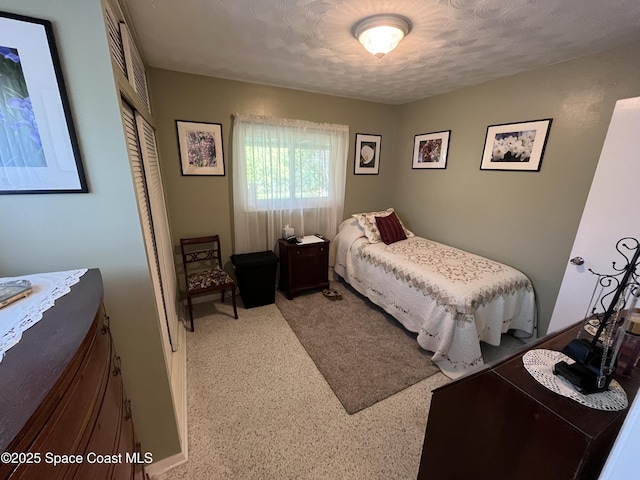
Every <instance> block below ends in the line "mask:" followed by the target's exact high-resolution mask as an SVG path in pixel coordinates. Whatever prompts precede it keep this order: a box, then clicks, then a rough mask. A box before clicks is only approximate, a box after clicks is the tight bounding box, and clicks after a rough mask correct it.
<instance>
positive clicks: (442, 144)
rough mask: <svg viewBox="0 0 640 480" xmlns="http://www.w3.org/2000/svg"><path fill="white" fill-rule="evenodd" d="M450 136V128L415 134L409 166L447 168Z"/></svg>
mask: <svg viewBox="0 0 640 480" xmlns="http://www.w3.org/2000/svg"><path fill="white" fill-rule="evenodd" d="M450 137H451V130H444V131H442V132H434V133H422V134H420V135H416V136H415V140H414V142H413V164H412V165H411V168H447V153H448V152H449V138H450Z"/></svg>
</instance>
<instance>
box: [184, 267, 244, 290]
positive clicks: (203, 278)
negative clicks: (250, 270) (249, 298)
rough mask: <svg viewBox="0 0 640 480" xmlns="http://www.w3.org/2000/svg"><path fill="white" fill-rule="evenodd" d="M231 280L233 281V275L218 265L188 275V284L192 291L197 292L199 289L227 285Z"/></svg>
mask: <svg viewBox="0 0 640 480" xmlns="http://www.w3.org/2000/svg"><path fill="white" fill-rule="evenodd" d="M231 282H233V279H232V278H231V276H230V275H229V274H228V273H227V272H225V271H224V270H221V269H220V268H217V267H216V268H214V269H212V270H205V271H203V272H196V273H192V274H190V275H188V276H187V285H188V288H189V291H190V292H197V291H198V290H203V289H206V288H211V287H216V286H219V285H225V284H229V283H231Z"/></svg>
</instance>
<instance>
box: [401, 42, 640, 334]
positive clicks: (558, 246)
mask: <svg viewBox="0 0 640 480" xmlns="http://www.w3.org/2000/svg"><path fill="white" fill-rule="evenodd" d="M639 58H640V44H635V45H631V46H627V47H624V48H617V49H615V50H612V51H609V52H605V53H601V54H597V55H591V56H588V57H583V58H581V59H577V60H572V61H569V62H564V63H561V64H557V65H553V66H550V67H546V68H541V69H538V70H535V71H531V72H527V73H522V74H519V75H514V76H511V77H507V78H502V79H499V80H495V81H491V82H488V83H485V84H482V85H478V86H475V87H470V88H465V89H461V90H458V91H455V92H452V93H449V94H445V95H439V96H436V97H432V98H428V99H424V100H421V101H416V102H413V103H410V104H405V105H403V106H402V108H401V109H400V114H399V116H398V123H397V128H398V130H397V134H396V138H397V140H396V150H395V152H394V155H393V160H394V168H393V170H394V172H396V176H395V178H394V182H395V183H394V188H393V192H394V196H393V205H394V206H395V207H396V208H398V210H399V211H400V212H402V213H403V214H404V217H406V219H407V223H408V226H409V227H410V228H413V229H414V230H415V231H416V232H417V233H419V234H420V235H422V236H426V237H428V238H431V239H433V240H436V241H441V242H443V243H447V244H450V245H454V246H458V247H460V248H463V249H465V250H469V251H471V252H475V253H478V254H480V255H484V256H487V257H490V258H493V259H496V260H499V261H502V262H505V263H507V264H509V265H512V266H514V267H516V268H518V269H520V270H522V271H523V272H525V273H526V274H527V275H528V276H529V277H530V278H531V279H532V281H533V283H534V286H535V288H536V290H537V294H538V298H539V303H540V331H541V332H546V330H547V327H548V324H549V320H550V318H551V313H552V312H553V307H554V305H555V300H556V297H557V294H558V290H559V288H560V283H561V282H562V277H563V274H564V270H565V267H566V262H567V260H568V257H569V253H570V250H571V247H572V245H573V239H574V237H575V234H576V231H577V228H578V224H579V222H580V217H581V214H582V209H583V207H584V204H585V201H586V198H587V194H588V192H589V187H590V185H591V179H592V178H593V174H594V172H595V168H596V164H597V162H598V159H599V157H600V150H601V149H602V144H603V142H604V138H605V135H606V132H607V128H608V125H609V121H610V119H611V114H612V113H613V108H614V105H615V102H616V100H618V99H620V98H629V97H635V96H638V95H640V83H639V82H638V79H639V78H640V62H638V59H639ZM542 118H553V122H552V125H551V129H550V134H549V140H548V143H547V148H546V151H545V153H544V158H543V161H542V165H541V170H540V172H500V171H486V170H484V171H480V169H479V168H480V160H481V157H482V151H483V146H484V141H485V135H486V131H487V126H488V125H495V124H503V123H511V122H520V121H526V120H536V119H542ZM440 130H451V140H450V144H449V156H448V161H447V168H446V169H445V170H412V169H411V159H412V155H413V139H414V135H416V134H420V133H427V132H436V131H440ZM614 202H615V200H614V198H613V197H612V208H614ZM585 308H586V306H585Z"/></svg>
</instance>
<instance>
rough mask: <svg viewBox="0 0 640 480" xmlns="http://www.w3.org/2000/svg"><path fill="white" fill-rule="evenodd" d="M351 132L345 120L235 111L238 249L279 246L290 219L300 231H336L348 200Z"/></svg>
mask: <svg viewBox="0 0 640 480" xmlns="http://www.w3.org/2000/svg"><path fill="white" fill-rule="evenodd" d="M348 137H349V129H348V127H347V126H344V125H327V124H316V123H311V122H304V121H299V120H287V119H276V118H269V117H260V116H240V115H236V116H235V117H234V129H233V142H234V143H233V152H234V158H233V168H234V170H233V171H234V214H235V216H234V224H235V231H236V235H235V236H236V245H235V251H236V253H243V252H242V250H243V249H244V248H247V249H248V250H246V251H256V250H257V249H258V248H260V249H262V250H265V249H271V248H273V247H274V245H275V242H276V240H277V238H278V237H279V234H280V231H281V228H282V227H283V226H284V225H286V224H289V225H291V226H292V227H293V228H294V229H295V230H296V234H299V235H302V234H304V233H307V234H311V233H320V234H322V235H325V236H327V237H329V238H332V237H333V235H335V233H336V231H337V226H338V222H339V221H341V220H342V211H343V205H344V184H345V178H346V159H347V153H348ZM247 222H248V224H247ZM247 237H252V238H249V239H248V238H247ZM243 245H244V246H243ZM249 245H252V246H251V247H250V246H249Z"/></svg>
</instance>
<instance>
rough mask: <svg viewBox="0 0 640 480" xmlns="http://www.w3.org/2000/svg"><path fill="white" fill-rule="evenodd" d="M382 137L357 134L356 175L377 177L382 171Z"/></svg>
mask: <svg viewBox="0 0 640 480" xmlns="http://www.w3.org/2000/svg"><path fill="white" fill-rule="evenodd" d="M381 141H382V135H369V134H365V133H356V149H355V152H356V153H355V161H354V163H355V171H354V173H355V174H356V175H377V174H378V171H379V169H380V142H381Z"/></svg>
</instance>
